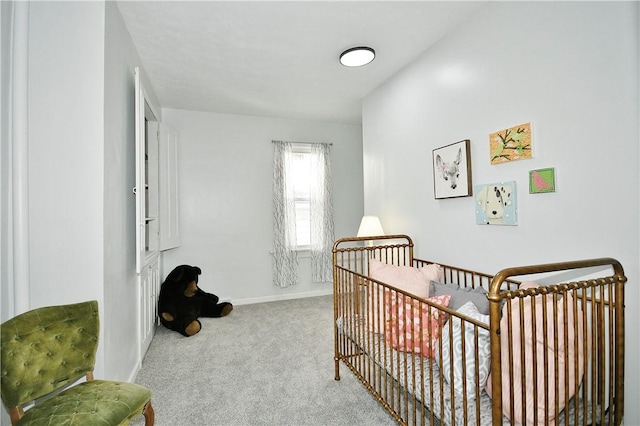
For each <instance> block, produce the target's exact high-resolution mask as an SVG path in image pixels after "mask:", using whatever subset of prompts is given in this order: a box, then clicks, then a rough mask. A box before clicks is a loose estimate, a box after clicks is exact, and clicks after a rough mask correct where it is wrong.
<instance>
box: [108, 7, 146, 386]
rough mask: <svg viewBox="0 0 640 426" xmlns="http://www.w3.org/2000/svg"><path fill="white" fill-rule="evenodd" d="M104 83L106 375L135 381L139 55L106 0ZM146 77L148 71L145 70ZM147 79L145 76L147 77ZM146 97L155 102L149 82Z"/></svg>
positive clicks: (117, 13)
mask: <svg viewBox="0 0 640 426" xmlns="http://www.w3.org/2000/svg"><path fill="white" fill-rule="evenodd" d="M104 46H105V50H104V56H105V81H104V99H105V100H104V103H105V112H104V223H103V228H104V280H103V284H104V291H103V294H104V303H103V312H102V325H103V327H102V331H103V338H102V342H103V346H104V348H105V375H106V377H108V378H110V379H114V380H133V378H134V377H135V375H136V374H137V372H138V369H139V361H140V360H139V353H138V352H139V350H138V348H139V345H138V336H137V334H136V325H137V324H138V319H139V317H140V312H139V310H140V303H139V301H138V300H139V297H137V296H138V289H137V284H138V283H137V275H136V270H135V268H136V250H135V248H136V229H135V210H136V207H135V196H134V195H133V191H132V189H133V187H134V186H135V104H134V94H135V93H134V92H135V90H134V86H135V83H134V69H135V67H140V68H142V65H141V62H140V57H139V56H138V52H137V51H136V48H135V47H134V45H133V41H132V40H131V36H130V35H129V32H128V30H127V28H126V26H125V24H124V20H123V19H122V15H121V14H120V11H119V10H118V8H117V6H116V4H115V3H114V2H106V23H105V40H104ZM142 74H143V76H144V70H142ZM145 78H146V77H145ZM145 87H146V88H147V89H146V90H147V96H148V97H149V98H150V101H151V102H155V94H154V92H153V88H152V87H151V85H150V84H148V83H147V84H145Z"/></svg>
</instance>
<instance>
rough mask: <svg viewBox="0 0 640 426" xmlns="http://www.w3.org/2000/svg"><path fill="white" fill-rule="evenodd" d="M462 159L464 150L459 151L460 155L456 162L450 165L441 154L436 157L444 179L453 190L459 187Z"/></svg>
mask: <svg viewBox="0 0 640 426" xmlns="http://www.w3.org/2000/svg"><path fill="white" fill-rule="evenodd" d="M461 157H462V148H460V149H458V155H457V156H456V159H455V161H452V162H450V163H448V162H446V161H444V160H443V159H442V157H441V156H440V154H438V155H437V156H436V166H437V167H438V170H439V171H440V174H441V175H442V179H444V180H446V181H447V182H448V184H449V187H450V188H451V189H456V187H457V186H458V177H459V176H460V159H461Z"/></svg>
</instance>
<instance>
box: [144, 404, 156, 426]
mask: <svg viewBox="0 0 640 426" xmlns="http://www.w3.org/2000/svg"><path fill="white" fill-rule="evenodd" d="M142 414H143V415H144V426H153V423H154V422H155V417H156V413H155V412H154V411H153V407H152V406H151V401H149V402H147V404H146V405H145V406H144V410H143V411H142Z"/></svg>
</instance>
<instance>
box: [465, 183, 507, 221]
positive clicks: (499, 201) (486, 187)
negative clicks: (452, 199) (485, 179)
mask: <svg viewBox="0 0 640 426" xmlns="http://www.w3.org/2000/svg"><path fill="white" fill-rule="evenodd" d="M475 194H476V205H475V210H476V212H475V213H476V223H477V224H478V225H511V226H515V225H517V224H518V197H517V191H516V182H515V181H509V182H496V183H486V184H481V185H477V186H476V188H475Z"/></svg>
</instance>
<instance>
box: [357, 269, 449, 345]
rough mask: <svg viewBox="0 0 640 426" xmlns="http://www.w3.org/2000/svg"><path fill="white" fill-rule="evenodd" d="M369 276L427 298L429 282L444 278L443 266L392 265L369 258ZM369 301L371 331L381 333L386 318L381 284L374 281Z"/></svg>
mask: <svg viewBox="0 0 640 426" xmlns="http://www.w3.org/2000/svg"><path fill="white" fill-rule="evenodd" d="M369 276H370V277H371V278H373V279H374V280H378V281H380V282H382V283H385V284H389V285H392V286H394V287H396V288H399V289H401V290H404V291H406V292H408V293H411V294H414V295H416V296H418V297H422V298H423V299H426V298H427V297H429V284H430V283H431V281H441V280H442V267H441V266H440V265H436V264H430V265H426V266H423V267H420V268H414V267H411V266H397V265H391V264H387V263H384V262H381V261H379V260H378V259H369ZM368 303H369V322H368V324H369V331H372V332H374V333H379V332H380V331H381V330H383V328H382V327H381V326H380V323H381V322H382V321H383V318H384V317H383V313H384V297H383V287H382V286H381V285H378V284H376V283H373V285H372V288H370V289H369V297H368ZM388 320H389V319H388V318H387V321H388Z"/></svg>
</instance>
